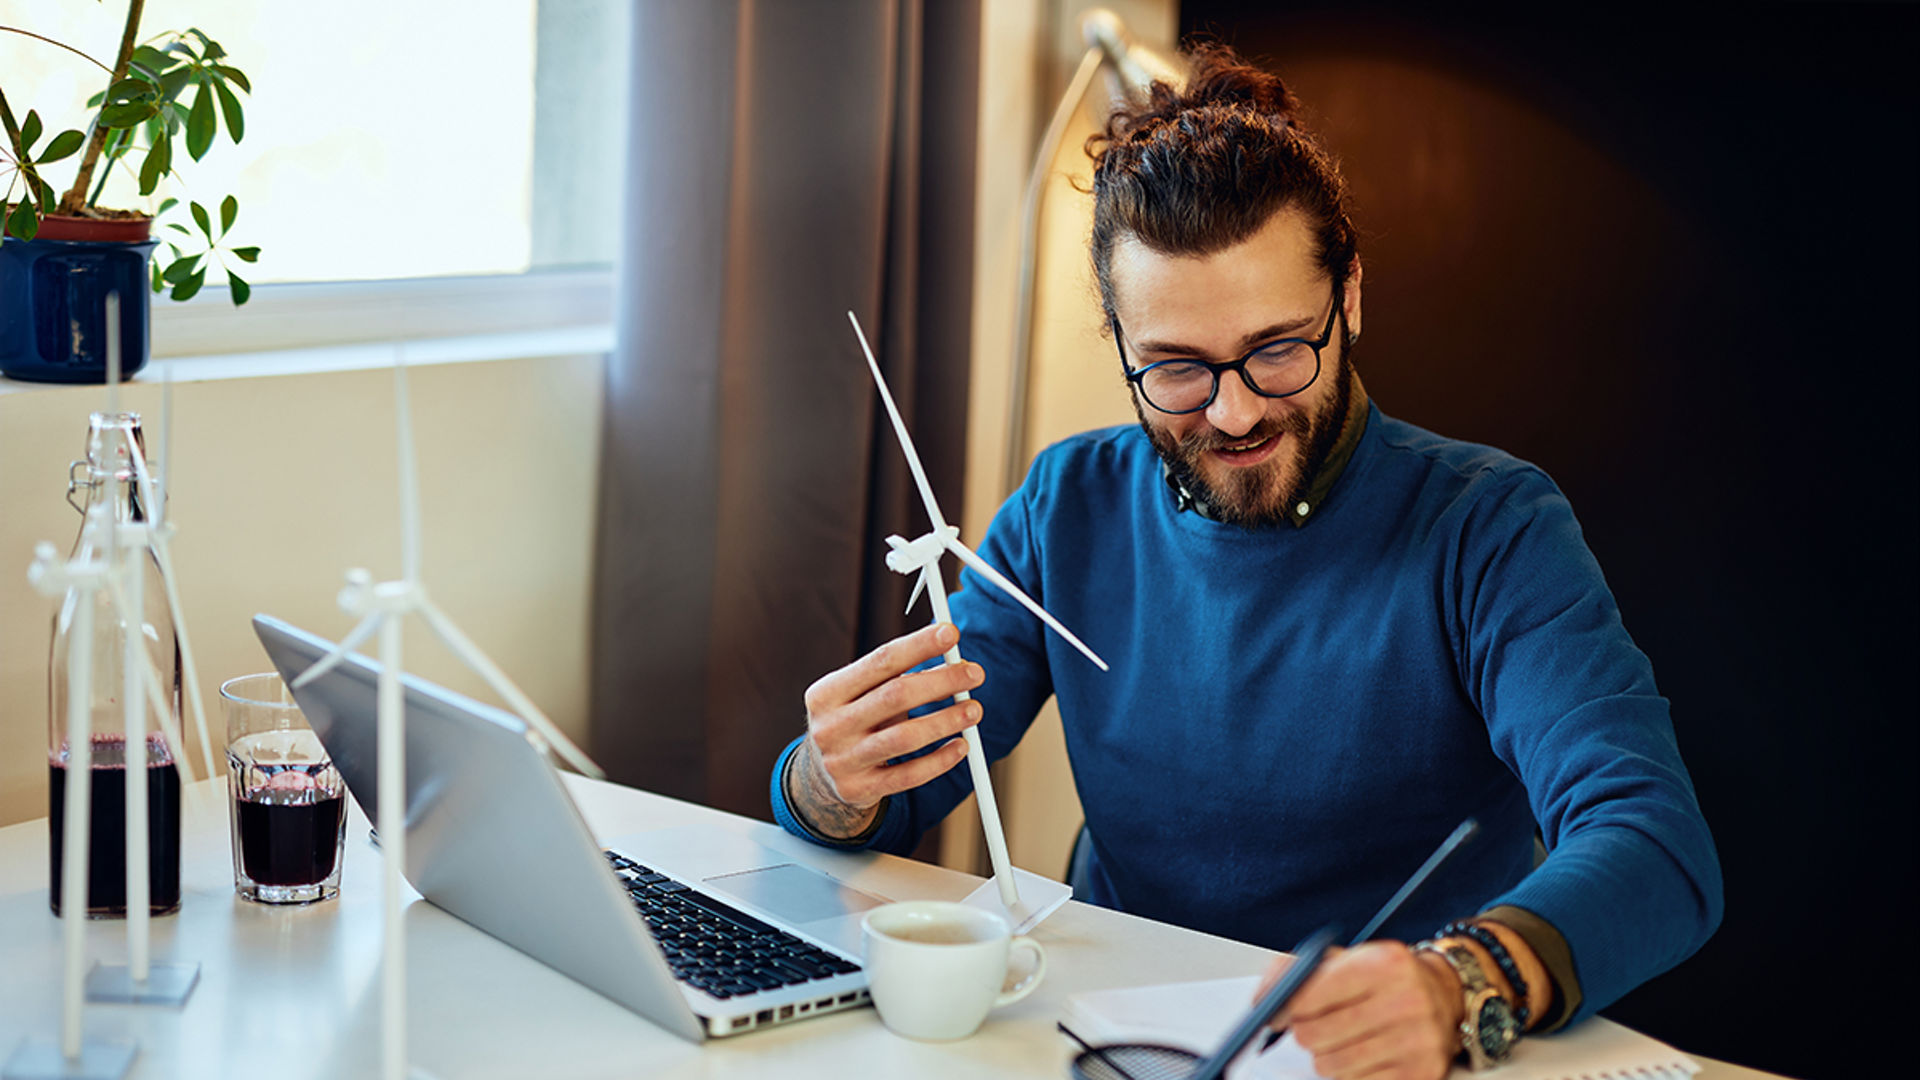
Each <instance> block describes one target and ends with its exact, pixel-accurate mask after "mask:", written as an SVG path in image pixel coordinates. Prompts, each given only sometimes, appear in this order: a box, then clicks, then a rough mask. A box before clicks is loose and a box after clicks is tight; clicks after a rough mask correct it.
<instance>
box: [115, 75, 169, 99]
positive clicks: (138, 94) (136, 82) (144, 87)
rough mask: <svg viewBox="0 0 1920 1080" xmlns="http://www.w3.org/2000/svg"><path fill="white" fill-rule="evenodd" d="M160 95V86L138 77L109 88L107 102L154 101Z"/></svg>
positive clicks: (123, 80) (122, 80)
mask: <svg viewBox="0 0 1920 1080" xmlns="http://www.w3.org/2000/svg"><path fill="white" fill-rule="evenodd" d="M159 94H160V88H159V87H158V86H156V85H154V84H153V83H151V82H148V81H147V80H146V79H142V78H139V77H137V76H136V77H134V78H130V79H121V80H120V81H119V82H117V83H114V84H113V85H112V86H109V87H107V100H108V101H113V102H129V103H131V102H135V101H152V100H153V99H154V98H155V97H158V96H159Z"/></svg>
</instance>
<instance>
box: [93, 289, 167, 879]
mask: <svg viewBox="0 0 1920 1080" xmlns="http://www.w3.org/2000/svg"><path fill="white" fill-rule="evenodd" d="M147 276H148V277H150V278H152V279H153V291H154V292H159V291H161V290H162V289H165V288H166V287H167V283H166V282H164V281H161V280H160V263H159V261H158V260H155V261H153V262H149V263H148V264H147ZM75 895H79V894H78V893H76V894H75Z"/></svg>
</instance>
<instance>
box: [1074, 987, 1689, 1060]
mask: <svg viewBox="0 0 1920 1080" xmlns="http://www.w3.org/2000/svg"><path fill="white" fill-rule="evenodd" d="M1259 986H1260V977H1259V976H1257V975H1249V976H1246V977H1244V978H1236V979H1209V980H1206V981H1203V982H1186V983H1163V984H1160V985H1157V986H1136V987H1129V988H1127V989H1122V990H1090V991H1086V992H1083V993H1078V994H1071V995H1068V997H1067V1001H1066V1015H1065V1016H1064V1017H1062V1018H1061V1019H1062V1022H1063V1023H1065V1024H1066V1026H1067V1027H1069V1028H1072V1029H1073V1031H1074V1033H1075V1034H1077V1035H1079V1036H1080V1037H1081V1038H1083V1039H1085V1040H1087V1041H1088V1042H1090V1043H1094V1044H1096V1045H1100V1044H1106V1043H1125V1042H1146V1043H1158V1044H1161V1045H1164V1046H1177V1047H1179V1048H1181V1049H1183V1050H1191V1051H1193V1052H1194V1053H1197V1054H1203V1055H1204V1054H1206V1053H1208V1052H1210V1051H1212V1050H1213V1049H1214V1048H1215V1047H1216V1046H1217V1045H1218V1044H1219V1043H1220V1041H1221V1040H1222V1039H1224V1038H1226V1035H1227V1032H1228V1030H1230V1029H1231V1028H1232V1027H1233V1024H1234V1021H1236V1020H1238V1019H1240V1017H1241V1016H1242V1015H1244V1014H1245V1013H1246V1011H1247V1009H1248V1008H1249V1006H1250V1005H1251V1003H1252V1002H1253V997H1254V992H1255V991H1256V990H1258V989H1259ZM1699 1071H1700V1066H1699V1064H1698V1063H1697V1062H1695V1061H1693V1060H1692V1059H1691V1058H1689V1057H1687V1056H1686V1055H1685V1054H1682V1053H1681V1052H1680V1051H1678V1050H1675V1049H1674V1048H1673V1047H1671V1046H1668V1045H1667V1044H1665V1043H1663V1042H1660V1041H1659V1040H1657V1039H1650V1038H1648V1037H1647V1036H1645V1035H1642V1034H1640V1033H1639V1032H1637V1031H1633V1030H1631V1029H1629V1028H1624V1027H1621V1026H1620V1025H1619V1024H1616V1023H1614V1022H1613V1021H1611V1020H1607V1019H1605V1018H1603V1017H1594V1018H1592V1019H1589V1020H1586V1021H1583V1022H1582V1023H1580V1024H1578V1025H1576V1026H1574V1027H1572V1028H1569V1029H1568V1030H1566V1031H1563V1032H1559V1033H1557V1034H1553V1035H1538V1036H1532V1037H1529V1038H1526V1039H1522V1040H1521V1041H1520V1042H1519V1043H1518V1044H1517V1045H1515V1046H1514V1048H1513V1057H1512V1059H1511V1060H1509V1061H1508V1062H1507V1064H1506V1065H1504V1066H1502V1067H1501V1068H1499V1069H1497V1070H1493V1071H1491V1072H1486V1073H1479V1074H1470V1073H1468V1072H1467V1071H1466V1070H1465V1069H1464V1068H1455V1069H1454V1071H1453V1074H1452V1076H1453V1077H1454V1078H1465V1077H1468V1076H1473V1077H1475V1080H1480V1078H1486V1080H1686V1078H1688V1077H1691V1076H1693V1075H1694V1074H1695V1073H1697V1072H1699ZM1318 1075H1319V1074H1318V1073H1316V1072H1314V1071H1313V1058H1312V1056H1311V1055H1309V1054H1308V1053H1307V1052H1306V1050H1305V1049H1303V1048H1302V1047H1301V1046H1300V1044H1299V1043H1297V1042H1295V1041H1294V1039H1293V1037H1292V1036H1288V1037H1287V1038H1285V1039H1282V1040H1280V1041H1279V1042H1278V1043H1276V1044H1274V1046H1273V1048H1272V1049H1270V1050H1268V1051H1267V1052H1266V1053H1264V1054H1260V1055H1258V1056H1252V1055H1245V1056H1242V1058H1241V1059H1240V1060H1239V1061H1238V1062H1237V1063H1236V1064H1235V1067H1234V1068H1233V1069H1230V1070H1229V1071H1228V1073H1227V1076H1228V1078H1229V1080H1315V1078H1316V1077H1318Z"/></svg>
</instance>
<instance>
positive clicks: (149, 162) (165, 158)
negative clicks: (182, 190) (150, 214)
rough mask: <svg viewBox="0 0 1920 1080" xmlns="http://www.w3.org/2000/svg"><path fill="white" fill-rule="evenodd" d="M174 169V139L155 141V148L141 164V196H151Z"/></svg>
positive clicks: (164, 138)
mask: <svg viewBox="0 0 1920 1080" xmlns="http://www.w3.org/2000/svg"><path fill="white" fill-rule="evenodd" d="M172 168H173V139H172V138H171V137H162V138H158V139H155V140H154V141H153V148H152V149H150V150H148V151H147V158H146V160H145V161H142V162H141V163H140V194H142V195H151V194H153V192H154V189H155V188H157V187H159V186H160V178H161V177H163V176H165V175H167V172H168V171H169V170H171V169H172Z"/></svg>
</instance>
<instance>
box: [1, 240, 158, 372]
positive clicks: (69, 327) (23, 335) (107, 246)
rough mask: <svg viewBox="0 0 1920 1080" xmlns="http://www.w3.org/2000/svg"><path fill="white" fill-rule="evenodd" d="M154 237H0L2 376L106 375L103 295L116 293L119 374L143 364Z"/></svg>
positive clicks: (105, 307) (144, 362)
mask: <svg viewBox="0 0 1920 1080" xmlns="http://www.w3.org/2000/svg"><path fill="white" fill-rule="evenodd" d="M156 246H158V245H157V242H156V241H152V240H146V241H142V242H140V243H91V242H81V241H68V240H43V239H34V240H18V239H15V238H13V237H7V238H6V239H4V240H0V374H4V375H6V376H7V377H8V378H11V379H25V380H28V381H31V382H57V383H104V382H106V381H107V297H108V295H110V294H112V293H115V292H117V293H119V294H120V374H121V377H122V378H131V377H132V376H133V373H134V372H136V371H139V370H140V369H141V368H143V367H146V366H147V352H148V341H147V326H148V310H149V306H150V305H149V299H150V297H151V296H152V293H151V291H150V290H151V284H150V279H149V277H148V276H147V259H148V257H149V256H150V255H152V254H153V249H154V248H155V247H156Z"/></svg>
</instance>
